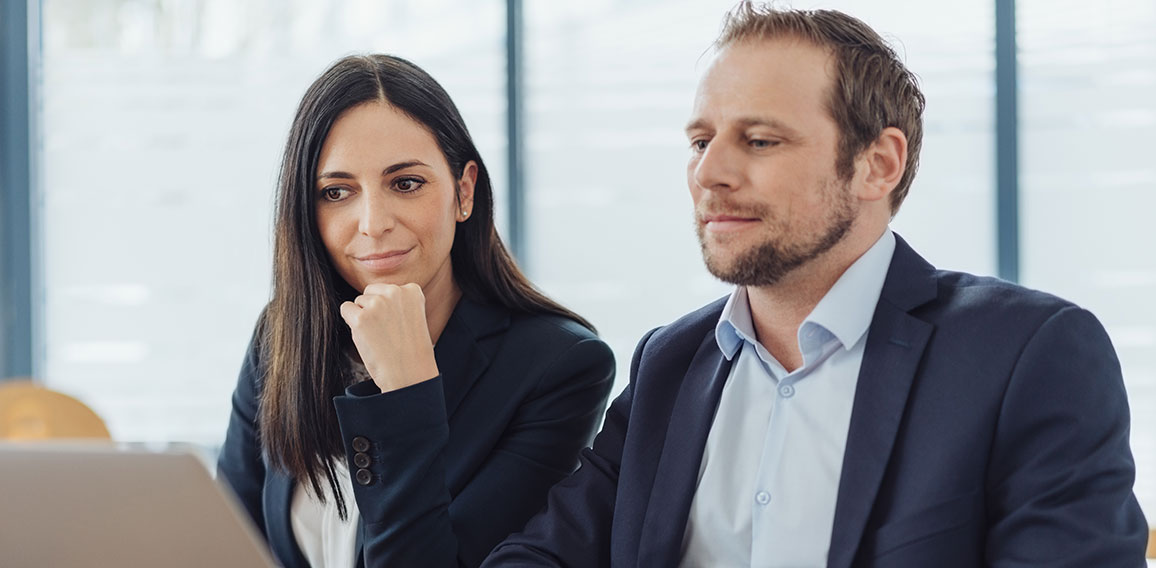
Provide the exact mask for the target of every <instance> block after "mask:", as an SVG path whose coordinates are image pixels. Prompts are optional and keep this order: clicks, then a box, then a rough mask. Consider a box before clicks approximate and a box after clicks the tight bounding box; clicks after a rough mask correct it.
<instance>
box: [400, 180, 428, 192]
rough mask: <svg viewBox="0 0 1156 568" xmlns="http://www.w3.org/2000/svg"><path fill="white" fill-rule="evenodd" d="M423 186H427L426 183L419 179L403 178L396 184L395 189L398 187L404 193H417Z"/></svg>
mask: <svg viewBox="0 0 1156 568" xmlns="http://www.w3.org/2000/svg"><path fill="white" fill-rule="evenodd" d="M423 185H425V182H424V181H423V180H420V179H418V178H401V179H399V180H397V181H396V182H394V187H396V188H397V190H398V191H400V192H402V193H409V192H411V191H417V190H419V189H421V186H423Z"/></svg>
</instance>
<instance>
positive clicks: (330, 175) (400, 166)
mask: <svg viewBox="0 0 1156 568" xmlns="http://www.w3.org/2000/svg"><path fill="white" fill-rule="evenodd" d="M415 166H425V167H427V168H428V167H430V165H429V164H427V163H425V162H423V161H421V160H406V161H404V162H398V163H396V164H394V165H392V166H389V167H388V168H385V169H384V170H382V172H381V175H383V176H387V175H389V174H392V173H394V172H398V171H401V170H404V169H406V168H412V167H415ZM354 177H355V176H354V175H353V174H351V173H349V172H341V171H337V172H321V173H320V174H318V175H317V180H318V181H320V180H323V179H354Z"/></svg>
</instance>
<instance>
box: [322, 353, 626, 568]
mask: <svg viewBox="0 0 1156 568" xmlns="http://www.w3.org/2000/svg"><path fill="white" fill-rule="evenodd" d="M527 356H532V354H528V355H527ZM613 377H614V358H613V354H612V352H611V351H610V349H609V348H608V347H607V346H606V344H605V343H603V342H601V341H599V340H597V339H589V338H587V339H581V340H579V341H577V342H576V343H574V344H572V345H571V346H570V347H569V348H568V349H566V350H565V352H563V353H561V354H560V355H559V356H558V357H557V359H556V360H555V361H554V362H553V363H552V364H551V365H550V367H549V370H548V371H546V372H545V374H544V375H543V376H542V377H541V378H540V380H539V381H538V386H537V388H536V389H535V390H534V392H533V394H532V395H531V396H530V397H528V398H527V399H526V400H525V401H523V402H522V404H521V405H520V407H519V408H518V410H517V412H516V414H515V417H514V420H513V422H512V423H511V424H510V425H509V427H508V428H507V429H506V431H505V434H504V435H503V437H502V439H501V440H500V441H499V442H498V444H497V446H496V447H495V449H494V451H493V453H492V454H491V455H490V456H489V458H488V459H487V461H486V462H485V463H484V464H483V465H482V466H481V467H480V468H479V470H478V472H477V473H476V474H475V475H474V477H473V478H472V479H470V481H469V482H468V483H467V484H466V485H465V486H464V487H463V488H462V490H461V491H460V492H459V493H458V495H455V496H453V499H452V502H451V496H450V494H449V491H448V489H447V486H446V466H445V459H444V455H443V454H444V452H445V448H446V444H447V440H448V437H449V428H448V425H447V417H446V407H445V400H444V391H443V387H442V383H441V379H440V377H439V378H435V379H432V380H429V381H425V382H422V383H418V384H416V385H413V386H410V387H407V388H404V389H400V390H397V391H392V392H388V393H378V392H376V387H375V386H374V385H373V384H372V383H368V382H367V383H361V384H359V385H354V386H352V387H350V388H349V389H348V390H347V392H346V394H345V395H344V396H340V397H337V398H336V399H335V400H334V403H335V405H336V407H337V415H338V421H339V422H340V425H341V432H342V437H343V439H344V440H345V445H346V448H347V452H348V454H349V456H348V457H349V459H350V463H355V461H354V457H355V454H356V453H357V451H356V448H355V447H354V439H356V438H365V439H366V440H367V441H368V442H369V444H370V448H369V450H368V451H367V452H364V453H367V454H368V455H369V457H370V460H371V463H370V465H369V467H368V468H366V469H368V470H369V471H370V472H371V473H372V475H373V477H372V480H371V482H370V483H369V484H367V485H361V484H359V482H358V481H357V478H356V472H357V468H353V472H354V485H353V487H354V497H355V499H356V501H357V506H358V509H359V511H360V513H361V516H362V521H363V523H364V530H365V533H364V534H363V538H364V562H365V566H367V567H373V566H430V567H437V566H459V565H460V566H477V565H478V564H480V563H481V561H482V559H483V558H484V557H485V555H486V553H488V552H489V551H490V549H492V548H493V547H494V545H496V544H497V543H498V542H499V541H500V540H501V539H502V538H504V537H505V536H506V535H508V534H510V533H511V532H513V531H516V530H518V529H520V528H521V527H522V525H523V524H524V523H525V522H526V520H527V519H529V518H530V516H531V515H533V514H534V512H535V511H537V510H538V509H539V508H541V506H542V504H543V503H544V501H545V495H546V492H547V491H548V490H549V488H550V486H551V485H553V484H554V483H556V482H557V481H558V480H559V479H561V478H562V477H564V476H565V475H566V474H567V473H569V472H570V471H571V470H572V469H573V467H574V464H575V456H576V455H577V454H578V451H579V449H580V448H581V447H583V446H585V445H586V444H587V443H588V442H589V440H590V432H592V431H593V430H594V428H595V426H596V424H597V420H598V417H599V416H598V415H599V413H600V412H601V409H602V408H603V405H604V404H605V400H606V396H607V394H608V392H609V389H610V387H611V385H612V382H613Z"/></svg>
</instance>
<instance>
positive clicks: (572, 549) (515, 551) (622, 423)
mask: <svg viewBox="0 0 1156 568" xmlns="http://www.w3.org/2000/svg"><path fill="white" fill-rule="evenodd" d="M655 331H657V330H652V331H651V332H650V333H648V334H647V335H646V336H645V337H643V338H642V341H640V342H639V345H638V348H637V349H636V350H635V352H634V357H633V360H632V361H631V365H630V379H631V380H630V384H629V385H628V386H627V387H626V390H624V391H623V392H622V394H621V395H619V396H618V398H616V399H615V400H614V403H613V404H611V405H610V410H608V411H607V412H606V420H605V422H604V423H603V425H602V431H601V432H599V433H598V436H597V437H596V438H595V439H594V445H593V447H592V448H590V449H586V450H583V451H582V457H581V465H579V467H578V471H576V472H574V474H573V475H571V476H570V477H568V478H566V479H565V480H563V481H562V482H561V483H559V484H558V485H556V486H554V488H553V489H551V490H550V494H549V496H548V498H547V505H546V509H545V510H543V511H542V512H541V513H539V514H538V515H537V516H535V517H534V518H533V519H531V520H530V522H529V523H528V524H527V525H526V527H525V529H524V530H523V532H521V533H519V534H515V535H512V536H510V537H509V538H507V539H506V540H505V541H504V542H503V543H502V544H500V545H499V546H498V547H497V548H495V549H494V551H493V552H492V553H491V554H490V556H489V557H487V558H486V562H485V563H484V564H483V567H497V566H577V567H586V566H609V565H610V556H611V550H610V535H611V528H612V523H613V519H614V505H615V502H616V499H617V494H618V472H619V468H620V466H621V465H622V451H623V446H624V445H625V442H626V433H627V429H628V426H629V421H630V411H631V408H632V405H633V400H634V385H635V383H634V381H635V378H636V376H637V373H638V363H639V361H640V359H641V357H642V352H643V348H644V347H645V345H646V342H647V340H649V339H650V336H651V335H653V334H654V332H655Z"/></svg>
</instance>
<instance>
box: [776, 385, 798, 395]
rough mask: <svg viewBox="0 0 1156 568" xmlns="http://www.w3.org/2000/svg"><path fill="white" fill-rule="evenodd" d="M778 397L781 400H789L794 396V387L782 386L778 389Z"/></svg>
mask: <svg viewBox="0 0 1156 568" xmlns="http://www.w3.org/2000/svg"><path fill="white" fill-rule="evenodd" d="M779 395H780V396H782V397H783V398H791V397H792V396H795V387H793V386H791V385H783V386H781V387H779Z"/></svg>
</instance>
